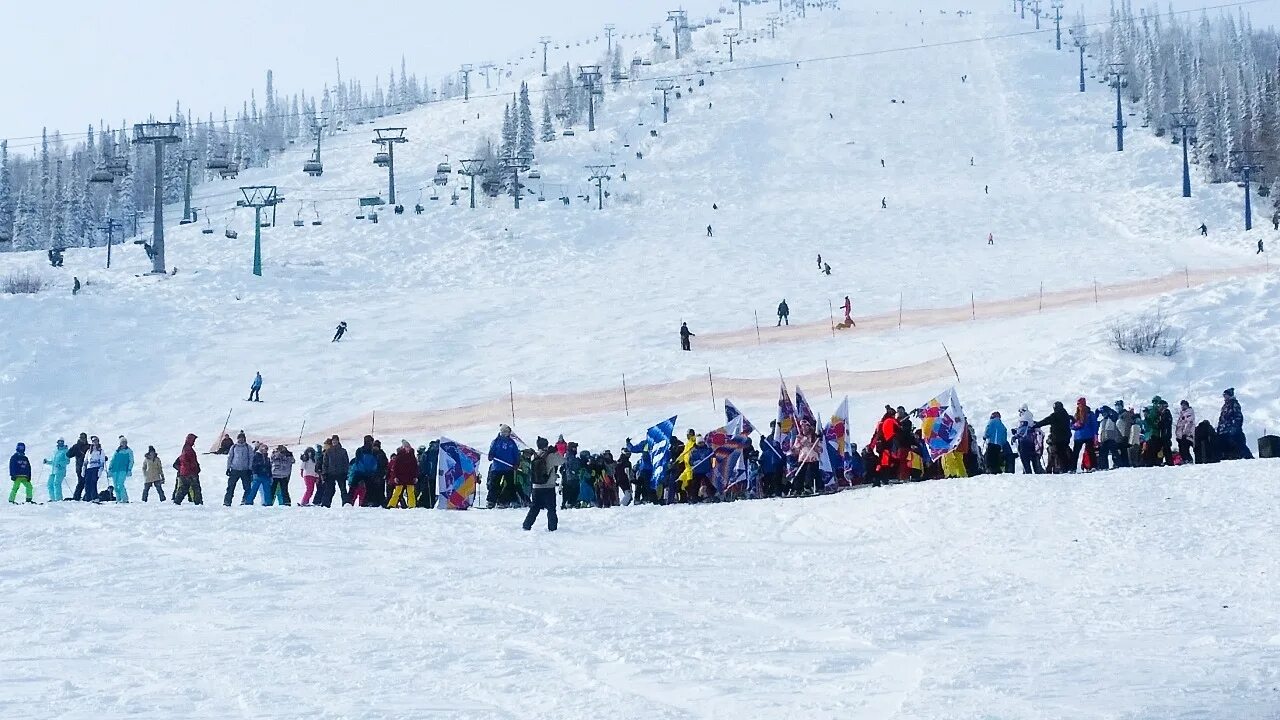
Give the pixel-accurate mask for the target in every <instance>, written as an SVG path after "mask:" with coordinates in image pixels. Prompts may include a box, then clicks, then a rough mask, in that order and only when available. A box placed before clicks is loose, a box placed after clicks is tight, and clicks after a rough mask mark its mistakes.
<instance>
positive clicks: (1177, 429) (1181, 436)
mask: <svg viewBox="0 0 1280 720" xmlns="http://www.w3.org/2000/svg"><path fill="white" fill-rule="evenodd" d="M1173 427H1174V431H1173V435H1174V437H1175V438H1177V440H1178V455H1180V456H1182V462H1183V464H1186V465H1190V464H1191V463H1193V462H1195V458H1193V457H1192V455H1191V447H1192V446H1193V445H1195V444H1196V411H1195V410H1192V409H1191V403H1189V402H1187V401H1186V400H1183V401H1182V403H1181V408H1180V409H1179V410H1178V419H1177V421H1176V422H1175V423H1174V426H1173Z"/></svg>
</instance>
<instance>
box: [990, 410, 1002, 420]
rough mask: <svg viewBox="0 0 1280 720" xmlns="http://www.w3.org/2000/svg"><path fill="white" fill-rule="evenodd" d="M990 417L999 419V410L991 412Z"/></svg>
mask: <svg viewBox="0 0 1280 720" xmlns="http://www.w3.org/2000/svg"><path fill="white" fill-rule="evenodd" d="M991 417H992V419H999V418H1000V411H999V410H997V411H995V412H993V413H991Z"/></svg>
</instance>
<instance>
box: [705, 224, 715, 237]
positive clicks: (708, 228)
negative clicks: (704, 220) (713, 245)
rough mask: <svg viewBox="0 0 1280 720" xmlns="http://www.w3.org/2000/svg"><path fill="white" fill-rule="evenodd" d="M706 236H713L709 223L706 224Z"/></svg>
mask: <svg viewBox="0 0 1280 720" xmlns="http://www.w3.org/2000/svg"><path fill="white" fill-rule="evenodd" d="M707 237H715V233H714V232H712V230H711V226H710V225H708V226H707Z"/></svg>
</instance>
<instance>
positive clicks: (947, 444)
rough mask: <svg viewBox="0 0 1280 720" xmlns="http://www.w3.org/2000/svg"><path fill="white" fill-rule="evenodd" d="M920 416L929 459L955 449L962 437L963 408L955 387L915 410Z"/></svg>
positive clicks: (963, 425)
mask: <svg viewBox="0 0 1280 720" xmlns="http://www.w3.org/2000/svg"><path fill="white" fill-rule="evenodd" d="M916 413H917V414H918V415H919V416H920V431H921V433H920V434H921V435H922V436H923V437H924V442H925V445H926V446H927V447H928V448H929V459H930V460H934V461H936V460H937V459H938V458H940V457H942V456H943V455H946V454H947V453H949V452H951V451H952V450H955V449H956V448H957V447H959V445H960V441H961V440H962V439H963V438H964V431H965V417H964V408H963V407H961V405H960V398H959V397H958V396H957V395H956V389H955V388H951V389H950V390H948V391H946V392H944V393H942V394H941V395H939V396H938V397H936V398H934V399H932V400H930V401H929V402H928V403H926V404H925V405H924V407H922V408H920V409H919V410H917V411H916Z"/></svg>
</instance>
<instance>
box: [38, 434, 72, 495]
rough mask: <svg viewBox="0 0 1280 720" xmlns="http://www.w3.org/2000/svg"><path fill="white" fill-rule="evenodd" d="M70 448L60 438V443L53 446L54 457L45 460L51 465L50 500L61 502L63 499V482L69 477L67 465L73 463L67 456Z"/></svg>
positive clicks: (45, 462) (46, 463)
mask: <svg viewBox="0 0 1280 720" xmlns="http://www.w3.org/2000/svg"><path fill="white" fill-rule="evenodd" d="M68 450H69V448H68V447H67V443H66V442H64V441H63V440H62V438H58V444H57V445H56V446H55V447H54V448H53V458H52V459H49V460H45V461H44V464H45V465H48V466H49V502H61V501H62V499H63V498H62V483H63V481H64V480H66V477H67V466H68V465H70V464H71V460H70V458H69V457H68V456H67V453H68Z"/></svg>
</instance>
